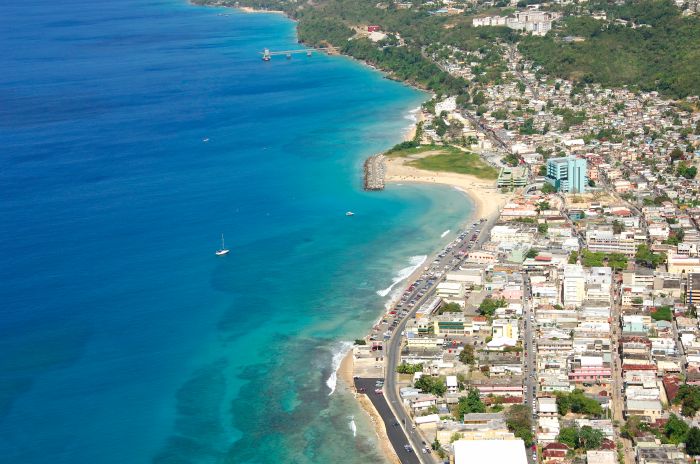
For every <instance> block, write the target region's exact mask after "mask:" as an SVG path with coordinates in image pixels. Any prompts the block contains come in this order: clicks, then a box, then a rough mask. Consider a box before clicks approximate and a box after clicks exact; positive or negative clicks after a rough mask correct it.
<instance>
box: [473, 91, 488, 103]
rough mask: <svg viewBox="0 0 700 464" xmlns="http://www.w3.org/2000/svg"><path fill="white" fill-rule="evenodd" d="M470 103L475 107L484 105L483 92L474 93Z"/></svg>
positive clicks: (484, 97)
mask: <svg viewBox="0 0 700 464" xmlns="http://www.w3.org/2000/svg"><path fill="white" fill-rule="evenodd" d="M472 103H473V104H474V105H476V106H480V105H483V104H484V103H486V96H485V95H484V92H481V91H475V92H474V95H473V96H472Z"/></svg>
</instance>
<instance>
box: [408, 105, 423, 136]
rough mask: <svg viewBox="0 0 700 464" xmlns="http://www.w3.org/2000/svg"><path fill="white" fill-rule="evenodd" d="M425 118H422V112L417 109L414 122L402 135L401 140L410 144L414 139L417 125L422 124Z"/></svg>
mask: <svg viewBox="0 0 700 464" xmlns="http://www.w3.org/2000/svg"><path fill="white" fill-rule="evenodd" d="M424 119H425V118H423V112H422V111H421V110H420V108H419V109H418V111H416V122H415V123H414V124H413V125H412V126H411V127H410V128H409V129H408V131H407V132H406V134H405V135H404V137H403V139H404V141H405V142H410V141H411V140H413V139H414V138H416V132H417V131H418V124H419V123H421V122H423V120H424Z"/></svg>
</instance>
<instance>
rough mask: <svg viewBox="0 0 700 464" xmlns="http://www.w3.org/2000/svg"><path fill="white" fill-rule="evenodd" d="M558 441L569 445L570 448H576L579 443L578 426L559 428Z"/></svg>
mask: <svg viewBox="0 0 700 464" xmlns="http://www.w3.org/2000/svg"><path fill="white" fill-rule="evenodd" d="M557 441H560V442H561V443H564V444H565V445H568V446H569V448H572V449H575V448H576V447H577V446H576V445H578V429H577V428H576V427H562V428H561V429H559V436H558V437H557Z"/></svg>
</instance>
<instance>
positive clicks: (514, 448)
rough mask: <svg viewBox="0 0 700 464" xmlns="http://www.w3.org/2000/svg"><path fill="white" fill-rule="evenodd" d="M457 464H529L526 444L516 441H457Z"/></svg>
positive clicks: (455, 448)
mask: <svg viewBox="0 0 700 464" xmlns="http://www.w3.org/2000/svg"><path fill="white" fill-rule="evenodd" d="M452 446H453V448H454V450H455V464H472V463H475V462H479V463H481V462H492V463H508V464H527V455H526V453H525V442H523V441H522V440H521V439H520V438H517V439H515V440H457V441H456V442H454V443H453V444H452Z"/></svg>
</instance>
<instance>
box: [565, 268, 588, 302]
mask: <svg viewBox="0 0 700 464" xmlns="http://www.w3.org/2000/svg"><path fill="white" fill-rule="evenodd" d="M563 282H564V290H563V298H562V301H563V303H564V306H581V304H582V303H583V300H584V299H585V298H586V274H585V273H584V272H583V266H581V265H580V264H567V265H565V266H564V279H563Z"/></svg>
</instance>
